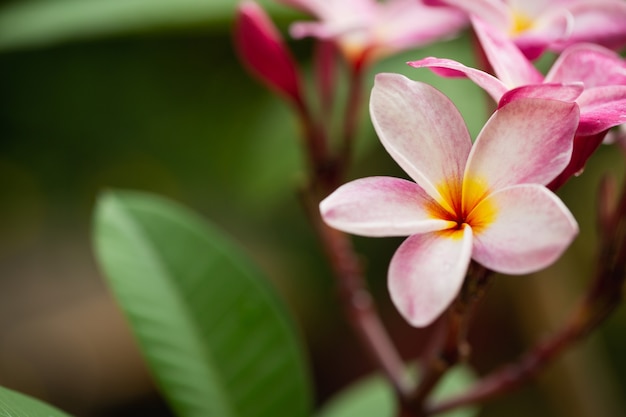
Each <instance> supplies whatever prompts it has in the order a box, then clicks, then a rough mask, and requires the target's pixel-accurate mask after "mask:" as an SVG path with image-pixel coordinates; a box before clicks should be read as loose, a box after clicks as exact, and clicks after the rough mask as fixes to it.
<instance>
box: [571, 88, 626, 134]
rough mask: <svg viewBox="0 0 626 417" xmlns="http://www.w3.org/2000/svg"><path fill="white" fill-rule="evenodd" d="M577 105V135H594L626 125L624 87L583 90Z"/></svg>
mask: <svg viewBox="0 0 626 417" xmlns="http://www.w3.org/2000/svg"><path fill="white" fill-rule="evenodd" d="M578 105H579V106H580V123H579V125H578V132H577V134H578V135H582V136H588V135H595V134H597V133H600V132H603V131H605V130H607V129H610V128H612V127H614V126H618V125H621V124H622V123H626V85H615V86H605V87H597V88H590V89H588V90H585V91H584V92H583V94H581V96H580V98H579V99H578Z"/></svg>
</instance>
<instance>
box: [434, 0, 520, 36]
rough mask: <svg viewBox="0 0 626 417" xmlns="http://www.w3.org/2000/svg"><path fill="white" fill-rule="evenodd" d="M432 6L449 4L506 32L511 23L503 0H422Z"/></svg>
mask: <svg viewBox="0 0 626 417" xmlns="http://www.w3.org/2000/svg"><path fill="white" fill-rule="evenodd" d="M424 3H425V4H428V5H432V6H442V5H444V6H451V7H455V8H457V9H459V10H463V11H464V12H465V13H467V14H468V15H469V16H475V17H478V18H479V19H481V20H482V21H484V22H486V23H487V24H488V25H490V26H492V27H494V28H495V29H497V30H500V31H502V32H506V31H508V30H509V27H510V25H511V14H510V13H509V10H508V6H507V5H506V3H505V2H503V1H493V0H469V1H468V0H424Z"/></svg>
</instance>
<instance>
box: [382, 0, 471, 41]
mask: <svg viewBox="0 0 626 417" xmlns="http://www.w3.org/2000/svg"><path fill="white" fill-rule="evenodd" d="M379 5H380V7H379V9H380V12H379V13H378V19H377V20H378V22H377V24H378V26H379V28H380V29H381V30H378V31H377V32H376V36H377V37H379V40H378V43H380V44H381V45H382V46H384V48H385V49H391V50H392V51H399V50H403V49H407V48H416V47H419V46H422V45H426V44H429V43H432V42H434V41H436V40H440V39H442V38H449V37H451V36H453V35H455V34H456V32H458V31H459V30H461V29H462V28H464V27H465V26H467V23H468V20H467V17H466V16H465V14H464V13H462V12H461V11H459V10H456V9H453V8H450V7H428V6H425V5H424V4H422V2H420V1H416V0H392V1H386V2H382V3H379ZM418 22H419V23H418Z"/></svg>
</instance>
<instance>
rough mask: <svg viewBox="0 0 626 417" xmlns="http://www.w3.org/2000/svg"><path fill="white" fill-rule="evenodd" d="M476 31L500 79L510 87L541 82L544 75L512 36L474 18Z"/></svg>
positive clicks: (473, 24) (473, 22)
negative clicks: (514, 41) (508, 36)
mask: <svg viewBox="0 0 626 417" xmlns="http://www.w3.org/2000/svg"><path fill="white" fill-rule="evenodd" d="M472 26H473V27H474V32H476V36H477V37H478V40H479V41H480V45H481V46H482V48H483V51H484V52H485V55H486V56H487V59H488V60H489V63H490V64H491V66H492V67H493V70H494V72H495V74H496V76H497V77H498V79H499V80H500V81H502V82H503V83H504V84H505V85H506V86H508V87H509V88H514V87H519V86H521V85H526V84H541V83H542V82H543V76H542V75H541V73H540V72H539V71H537V69H536V68H535V67H534V66H533V64H532V62H530V61H529V60H528V59H527V58H526V57H525V56H524V54H523V53H522V52H521V51H520V50H519V49H518V47H517V46H516V45H515V43H513V41H512V40H511V39H510V38H507V37H506V36H505V35H504V34H503V33H501V32H499V31H497V30H494V29H493V28H491V27H490V26H488V25H486V24H485V23H483V22H482V21H481V20H479V19H476V18H474V19H472Z"/></svg>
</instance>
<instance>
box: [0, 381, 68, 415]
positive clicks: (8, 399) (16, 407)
mask: <svg viewBox="0 0 626 417" xmlns="http://www.w3.org/2000/svg"><path fill="white" fill-rule="evenodd" d="M0 417H70V415H69V414H66V413H64V412H62V411H60V410H57V409H56V408H54V407H52V406H51V405H48V404H46V403H44V402H42V401H39V400H36V399H34V398H32V397H29V396H28V395H24V394H20V393H19V392H15V391H12V390H10V389H8V388H4V387H0Z"/></svg>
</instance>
